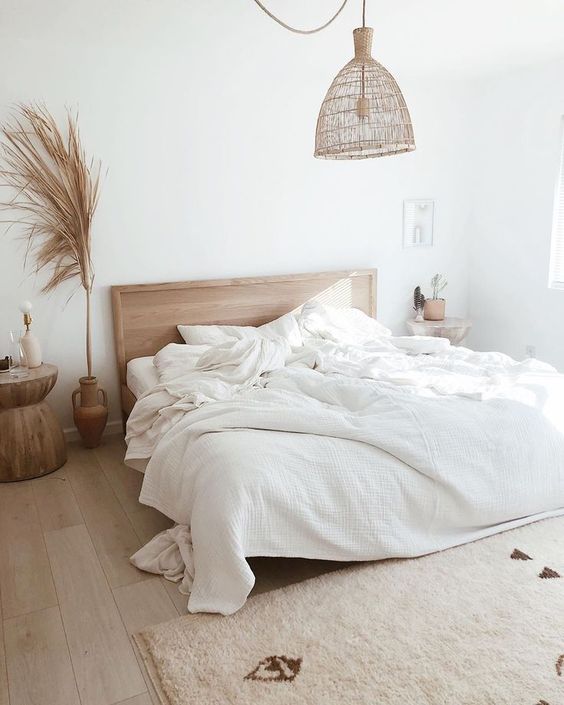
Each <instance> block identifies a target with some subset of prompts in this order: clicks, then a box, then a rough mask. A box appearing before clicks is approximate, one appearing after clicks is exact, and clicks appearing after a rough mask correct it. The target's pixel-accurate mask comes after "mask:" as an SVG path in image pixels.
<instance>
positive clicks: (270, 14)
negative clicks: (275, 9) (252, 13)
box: [255, 0, 366, 34]
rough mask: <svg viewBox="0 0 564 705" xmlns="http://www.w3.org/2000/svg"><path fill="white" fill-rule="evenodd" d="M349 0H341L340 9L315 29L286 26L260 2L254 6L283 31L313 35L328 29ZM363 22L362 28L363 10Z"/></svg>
mask: <svg viewBox="0 0 564 705" xmlns="http://www.w3.org/2000/svg"><path fill="white" fill-rule="evenodd" d="M348 1H349V0H343V3H342V5H341V7H339V9H338V10H337V12H336V13H335V14H334V15H333V17H331V19H330V20H328V21H327V22H326V23H325V24H322V25H321V26H320V27H315V28H314V29H298V28H297V27H291V26H290V25H289V24H286V23H285V22H282V20H281V19H280V18H279V17H276V15H273V14H272V12H270V10H269V9H268V8H266V7H265V6H264V5H263V4H262V2H260V0H255V2H256V4H257V5H258V6H259V7H260V9H261V10H262V11H263V12H265V13H266V14H267V15H268V16H269V17H270V18H271V19H272V20H274V21H275V22H278V24H279V25H280V26H281V27H284V29H287V30H289V31H290V32H294V33H295V34H315V33H316V32H321V30H322V29H325V28H326V27H329V25H330V24H332V23H333V22H334V21H335V20H336V19H337V17H338V16H339V15H340V14H341V12H342V11H343V10H344V9H345V5H346V4H347V2H348ZM364 2H366V0H363V3H364ZM362 14H363V21H362V25H363V26H364V9H363V13H362Z"/></svg>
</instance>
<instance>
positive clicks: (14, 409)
mask: <svg viewBox="0 0 564 705" xmlns="http://www.w3.org/2000/svg"><path fill="white" fill-rule="evenodd" d="M56 381H57V368H56V367H55V365H48V364H43V365H41V366H40V367H36V368H34V369H32V370H29V375H28V376H27V377H23V378H19V379H18V378H14V377H10V375H9V373H4V374H2V375H0V482H14V481H16V480H28V479H29V478H32V477H39V476H40V475H46V474H47V473H49V472H53V471H54V470H56V469H57V468H60V467H61V465H64V464H65V462H66V460H67V449H66V444H65V437H64V435H63V429H62V428H61V424H60V423H59V420H58V419H57V417H56V416H55V414H54V412H53V410H52V409H51V407H50V406H49V405H48V404H47V402H46V401H44V399H45V397H46V396H47V394H49V392H50V391H51V389H53V387H54V386H55V382H56Z"/></svg>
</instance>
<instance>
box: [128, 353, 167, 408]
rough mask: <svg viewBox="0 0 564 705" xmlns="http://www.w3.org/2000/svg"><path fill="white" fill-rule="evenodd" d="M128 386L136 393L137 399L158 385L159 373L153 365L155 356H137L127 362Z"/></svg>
mask: <svg viewBox="0 0 564 705" xmlns="http://www.w3.org/2000/svg"><path fill="white" fill-rule="evenodd" d="M126 380H127V386H128V387H129V389H130V390H131V391H132V392H133V394H135V396H136V397H137V399H139V397H140V396H142V395H143V394H145V392H148V391H149V389H152V388H153V387H156V386H157V384H158V383H159V375H158V372H157V369H156V367H155V366H154V365H153V356H152V355H151V356H150V357H136V358H135V359H133V360H130V361H129V362H128V363H127V377H126Z"/></svg>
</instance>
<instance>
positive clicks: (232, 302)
mask: <svg viewBox="0 0 564 705" xmlns="http://www.w3.org/2000/svg"><path fill="white" fill-rule="evenodd" d="M310 300H316V301H320V302H321V303H326V304H329V305H333V306H338V307H340V308H349V307H355V308H359V309H361V310H362V311H364V312H365V313H367V314H368V315H370V316H374V315H375V313H376V271H375V270H364V271H360V270H355V271H345V272H322V273H316V274H292V275H287V276H273V277H251V278H243V279H214V280H209V281H188V282H173V283H169V284H132V285H126V286H113V287H112V305H113V313H114V333H115V345H116V353H117V361H118V367H119V375H120V381H121V384H122V385H123V386H125V385H126V374H127V363H128V362H129V360H132V359H133V358H136V357H144V356H146V355H155V354H156V353H157V352H158V351H159V350H160V349H161V348H162V347H164V346H165V345H166V344H167V343H173V342H182V339H181V337H180V335H179V333H178V331H177V329H176V326H177V325H178V324H179V323H180V324H193V325H195V324H206V323H207V324H210V323H216V324H231V325H239V326H259V325H262V324H263V323H268V322H269V321H273V320H274V319H275V318H278V317H279V316H281V315H283V314H284V313H288V312H289V311H296V310H299V309H300V308H301V306H302V305H303V304H304V303H306V302H307V301H310ZM127 406H130V402H129V403H128V404H127Z"/></svg>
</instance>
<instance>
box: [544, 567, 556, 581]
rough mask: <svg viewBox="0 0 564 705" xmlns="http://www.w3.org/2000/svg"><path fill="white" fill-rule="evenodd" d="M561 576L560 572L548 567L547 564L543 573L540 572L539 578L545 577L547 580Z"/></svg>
mask: <svg viewBox="0 0 564 705" xmlns="http://www.w3.org/2000/svg"><path fill="white" fill-rule="evenodd" d="M559 577H560V573H557V572H556V571H555V570H552V568H547V567H546V566H545V567H544V568H543V571H542V573H539V578H543V579H545V580H548V579H550V578H559Z"/></svg>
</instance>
